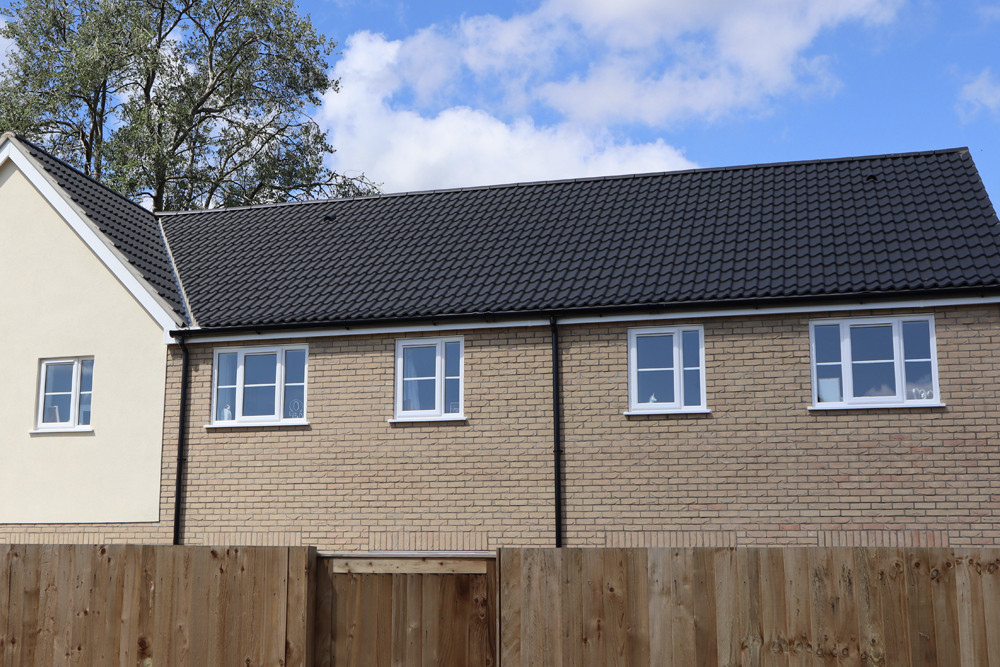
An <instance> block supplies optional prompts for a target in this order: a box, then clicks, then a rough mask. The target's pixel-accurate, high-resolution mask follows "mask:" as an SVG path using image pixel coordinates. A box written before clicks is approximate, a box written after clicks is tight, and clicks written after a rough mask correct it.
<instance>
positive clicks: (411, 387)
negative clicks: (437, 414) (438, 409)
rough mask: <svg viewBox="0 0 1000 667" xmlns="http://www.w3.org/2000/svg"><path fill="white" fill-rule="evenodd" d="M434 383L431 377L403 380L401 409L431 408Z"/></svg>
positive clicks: (432, 407) (432, 406) (432, 405)
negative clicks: (427, 378) (428, 378)
mask: <svg viewBox="0 0 1000 667" xmlns="http://www.w3.org/2000/svg"><path fill="white" fill-rule="evenodd" d="M417 349H421V350H422V349H424V348H417ZM436 384H437V383H436V382H435V381H434V380H433V379H430V380H403V410H433V409H434V388H435V385H436Z"/></svg>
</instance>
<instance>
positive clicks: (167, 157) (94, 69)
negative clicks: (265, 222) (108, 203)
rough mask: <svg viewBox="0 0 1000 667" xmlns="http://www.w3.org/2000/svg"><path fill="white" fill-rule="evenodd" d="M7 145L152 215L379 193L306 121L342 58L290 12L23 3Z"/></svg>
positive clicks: (276, 6)
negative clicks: (328, 160)
mask: <svg viewBox="0 0 1000 667" xmlns="http://www.w3.org/2000/svg"><path fill="white" fill-rule="evenodd" d="M3 16H4V18H5V19H6V25H4V26H3V27H2V28H0V36H3V37H7V38H8V39H10V40H12V41H13V43H14V45H15V47H16V48H15V49H14V50H13V51H12V52H11V53H10V54H9V56H8V58H9V63H8V68H7V69H6V70H5V71H4V72H3V73H2V74H0V131H2V130H14V131H15V132H18V133H19V134H21V135H23V136H25V137H26V138H28V139H29V140H32V141H35V142H36V143H39V144H40V145H41V146H43V147H44V148H46V149H47V150H49V151H51V152H53V153H54V154H56V155H57V156H59V157H61V158H63V159H64V160H66V161H67V162H69V163H70V164H72V165H74V166H76V167H77V168H79V169H81V170H82V171H83V172H84V173H86V174H88V175H90V176H92V177H93V178H95V179H97V180H99V181H101V182H103V183H105V184H107V185H108V186H110V187H112V188H114V189H116V190H118V191H119V192H122V193H123V194H126V195H127V196H129V197H132V198H133V199H138V200H145V201H147V202H149V203H151V205H152V208H153V210H155V211H160V210H183V209H192V208H210V207H215V206H238V205H250V204H261V203H270V202H280V201H288V200H295V199H306V198H314V197H328V196H355V195H363V194H371V193H375V192H378V188H377V186H376V185H374V184H373V183H371V182H370V181H369V180H368V179H366V178H365V176H364V174H360V175H358V176H354V177H347V176H343V175H339V174H336V173H334V172H332V171H331V170H330V169H328V168H327V167H326V166H324V158H325V157H327V156H328V155H330V154H331V153H332V152H333V148H332V147H331V146H330V144H329V142H328V139H327V135H326V133H325V132H324V131H323V130H322V129H321V128H320V127H319V126H318V125H317V124H316V123H315V122H314V121H313V120H312V119H311V118H310V117H309V116H308V113H307V112H308V111H309V110H310V109H312V108H314V107H315V106H316V105H318V104H319V103H320V101H321V98H322V95H323V94H324V93H326V92H327V91H331V90H332V91H334V92H336V91H337V90H338V89H339V84H340V82H339V81H338V80H336V79H331V78H330V77H329V76H328V74H327V71H328V70H329V68H330V64H329V62H328V58H329V56H330V54H331V53H332V50H333V48H334V47H335V46H336V45H335V44H333V43H332V42H330V41H328V40H327V39H326V38H325V37H324V36H322V35H320V34H318V33H317V32H316V31H315V29H314V28H313V26H312V24H311V23H310V22H309V20H308V18H307V17H306V18H303V17H301V16H299V14H298V13H297V12H296V9H295V6H294V3H293V0H16V1H15V2H13V3H12V4H11V5H10V6H9V7H8V8H7V9H6V10H5V11H4V12H3Z"/></svg>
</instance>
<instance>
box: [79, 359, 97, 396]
mask: <svg viewBox="0 0 1000 667" xmlns="http://www.w3.org/2000/svg"><path fill="white" fill-rule="evenodd" d="M93 388H94V360H93V359H84V360H83V361H81V362H80V391H92V390H93Z"/></svg>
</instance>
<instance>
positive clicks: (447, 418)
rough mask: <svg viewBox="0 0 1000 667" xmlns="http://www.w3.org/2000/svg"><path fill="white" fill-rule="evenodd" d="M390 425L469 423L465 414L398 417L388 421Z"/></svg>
mask: <svg viewBox="0 0 1000 667" xmlns="http://www.w3.org/2000/svg"><path fill="white" fill-rule="evenodd" d="M386 421H387V422H389V423H390V424H411V423H413V422H464V421H468V419H467V418H466V416H465V415H464V414H462V415H441V416H440V417H407V416H405V415H404V416H402V417H396V418H395V419H387V420H386Z"/></svg>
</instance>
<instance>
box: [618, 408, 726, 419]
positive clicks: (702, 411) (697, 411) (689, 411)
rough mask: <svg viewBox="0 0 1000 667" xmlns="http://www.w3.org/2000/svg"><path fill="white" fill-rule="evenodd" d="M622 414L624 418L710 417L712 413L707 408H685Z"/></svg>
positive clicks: (631, 411) (633, 411)
mask: <svg viewBox="0 0 1000 667" xmlns="http://www.w3.org/2000/svg"><path fill="white" fill-rule="evenodd" d="M622 414H623V415H625V416H626V417H640V416H642V415H710V414H712V411H711V410H709V409H707V408H685V409H683V410H626V411H625V412H623V413H622Z"/></svg>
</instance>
